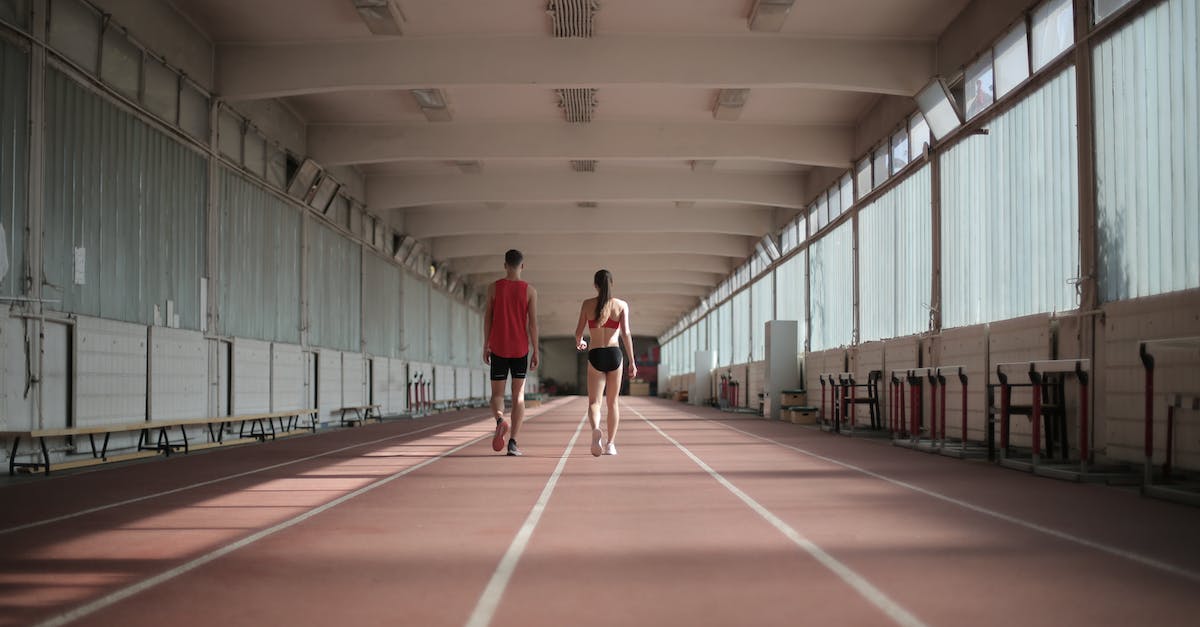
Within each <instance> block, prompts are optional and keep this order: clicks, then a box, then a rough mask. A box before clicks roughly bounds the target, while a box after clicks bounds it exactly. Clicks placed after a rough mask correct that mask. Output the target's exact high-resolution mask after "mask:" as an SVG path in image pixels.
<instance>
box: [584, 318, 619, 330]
mask: <svg viewBox="0 0 1200 627" xmlns="http://www.w3.org/2000/svg"><path fill="white" fill-rule="evenodd" d="M603 326H604V328H606V329H619V328H621V321H620V320H614V319H613V318H609V319H608V320H605V321H604V325H603ZM588 328H589V329H595V328H596V321H595V320H588Z"/></svg>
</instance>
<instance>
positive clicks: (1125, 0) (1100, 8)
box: [1092, 0, 1131, 24]
mask: <svg viewBox="0 0 1200 627" xmlns="http://www.w3.org/2000/svg"><path fill="white" fill-rule="evenodd" d="M1130 2H1131V0H1096V4H1095V5H1094V6H1095V8H1094V9H1093V10H1092V17H1093V19H1095V23H1096V24H1099V23H1100V22H1103V21H1104V18H1106V17H1108V16H1110V15H1112V14H1113V13H1116V12H1117V9H1119V8H1121V7H1123V6H1125V5H1127V4H1129V3H1130Z"/></svg>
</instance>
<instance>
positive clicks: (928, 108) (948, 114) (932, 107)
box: [917, 81, 962, 139]
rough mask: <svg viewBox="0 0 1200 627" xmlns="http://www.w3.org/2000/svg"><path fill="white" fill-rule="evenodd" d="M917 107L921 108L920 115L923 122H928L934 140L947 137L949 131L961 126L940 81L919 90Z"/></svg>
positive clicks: (956, 112) (944, 87) (960, 121)
mask: <svg viewBox="0 0 1200 627" xmlns="http://www.w3.org/2000/svg"><path fill="white" fill-rule="evenodd" d="M917 106H919V107H920V108H921V113H923V114H925V120H926V121H928V122H929V130H930V131H931V132H932V133H933V136H934V138H936V139H941V138H943V137H945V136H946V135H949V134H950V132H951V131H953V130H954V129H956V128H958V125H959V124H962V120H961V119H960V118H959V117H958V111H957V110H956V109H955V108H954V103H953V101H951V100H950V94H949V93H948V92H947V91H946V86H945V84H944V83H942V82H941V81H934V82H932V83H930V84H929V86H928V87H926V88H925V89H922V90H921V93H919V94H917Z"/></svg>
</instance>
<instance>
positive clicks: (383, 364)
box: [365, 357, 394, 416]
mask: <svg viewBox="0 0 1200 627" xmlns="http://www.w3.org/2000/svg"><path fill="white" fill-rule="evenodd" d="M390 361H391V360H390V359H388V358H387V357H375V358H372V359H371V361H370V362H369V363H370V364H371V385H370V386H369V387H368V389H367V394H366V396H365V398H366V402H367V403H375V404H378V405H379V413H380V415H384V416H386V415H388V414H391V413H394V412H393V410H392V398H391V394H390V390H389V389H388V381H389V375H390V373H389V372H388V366H389V363H388V362H390Z"/></svg>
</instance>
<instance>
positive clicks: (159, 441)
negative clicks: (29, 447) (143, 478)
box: [0, 409, 317, 475]
mask: <svg viewBox="0 0 1200 627" xmlns="http://www.w3.org/2000/svg"><path fill="white" fill-rule="evenodd" d="M316 412H317V410H316V409H293V410H287V411H278V412H269V413H262V414H246V415H241V416H217V417H211V418H189V419H182V420H143V421H140V422H130V423H124V424H107V425H86V426H79V427H61V428H54V429H28V430H21V431H0V438H5V439H11V440H12V449H11V451H10V452H9V458H8V474H10V475H12V474H15V473H16V470H17V469H18V468H42V469H44V472H45V474H47V475H49V474H50V450H49V448H48V447H47V446H46V440H47V439H49V438H67V437H76V436H83V435H86V436H88V442H89V443H90V444H91V453H92V459H90V460H76V461H72V462H64V463H61V464H58V465H57V467H59V468H76V467H80V466H87V465H94V464H101V463H104V462H108V461H116V460H118V459H132V458H136V457H146V456H150V455H157V454H159V453H162V454H163V455H167V456H169V455H170V454H171V453H172V452H174V451H175V450H178V449H183V451H184V452H185V453H188V452H191V450H192V449H193V448H206V447H205V446H203V445H201V446H193V445H192V444H191V441H190V440H189V439H188V434H187V428H188V427H193V426H197V427H201V426H202V427H207V429H208V436H209V443H208V446H221V445H223V444H232V443H233V442H225V440H224V435H225V429H224V427H225V425H226V424H231V423H235V422H236V423H239V427H238V436H239V438H240V440H258V441H260V442H261V441H263V440H266V439H267V438H268V437H269V438H271V439H275V438H276V437H278V436H279V435H280V434H283V433H290V432H292V431H295V430H298V429H301V428H303V429H309V430H310V431H314V432H315V431H316V420H315V416H316ZM306 415H307V416H309V424H307V425H303V424H301V417H303V416H306ZM276 419H278V421H279V428H278V429H276V428H275V421H276ZM247 428H249V432H247ZM173 429H179V436H180V437H179V439H176V440H172V439H171V437H170V432H171V430H173ZM134 431H136V432H138V444H137V450H138V452H137V453H134V454H130V455H121V456H118V457H110V456H109V454H108V443H109V439H110V438H111V436H112V434H114V433H132V432H134ZM152 432H157V435H152ZM101 434H103V435H104V440H103V441H102V442H101V443H100V445H99V446H97V444H96V436H98V435H101ZM24 438H28V439H30V440H36V441H37V443H38V445H39V448H40V449H41V450H40V452H41V456H42V459H41V461H33V462H22V461H17V451H18V449H19V447H20V445H21V440H22V439H24ZM147 452H148V453H147Z"/></svg>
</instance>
